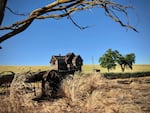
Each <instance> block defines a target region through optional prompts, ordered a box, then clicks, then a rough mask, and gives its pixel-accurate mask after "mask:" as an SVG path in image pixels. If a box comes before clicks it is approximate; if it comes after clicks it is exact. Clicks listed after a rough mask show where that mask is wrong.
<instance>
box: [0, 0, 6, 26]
mask: <svg viewBox="0 0 150 113" xmlns="http://www.w3.org/2000/svg"><path fill="white" fill-rule="evenodd" d="M6 3H7V0H0V26H1V24H2V21H3V18H4V12H5V7H6Z"/></svg>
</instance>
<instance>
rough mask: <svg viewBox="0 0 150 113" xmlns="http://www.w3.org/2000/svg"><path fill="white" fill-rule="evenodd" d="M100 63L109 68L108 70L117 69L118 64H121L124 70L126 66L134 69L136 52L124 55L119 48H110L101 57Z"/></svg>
mask: <svg viewBox="0 0 150 113" xmlns="http://www.w3.org/2000/svg"><path fill="white" fill-rule="evenodd" d="M99 63H100V65H101V66H102V67H103V68H107V70H108V72H109V71H110V70H111V69H115V68H116V65H117V64H118V65H120V67H121V70H122V72H124V71H125V69H126V68H130V69H131V70H132V69H133V67H132V66H133V64H134V63H135V54H134V53H129V54H126V55H124V56H123V55H122V54H120V53H119V51H117V50H114V51H113V50H111V49H108V50H107V51H106V53H105V54H103V56H102V57H100V58H99Z"/></svg>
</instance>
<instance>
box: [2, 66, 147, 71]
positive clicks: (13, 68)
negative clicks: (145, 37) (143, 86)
mask: <svg viewBox="0 0 150 113" xmlns="http://www.w3.org/2000/svg"><path fill="white" fill-rule="evenodd" d="M49 69H50V66H0V72H3V71H13V72H15V73H20V72H26V71H29V70H31V71H38V70H49ZM93 69H100V70H101V73H105V72H107V69H105V68H102V67H101V66H99V65H83V67H82V71H83V73H91V72H93ZM147 71H150V65H133V70H130V69H126V70H125V72H147ZM110 72H115V73H119V72H121V69H120V66H117V67H116V69H114V70H110Z"/></svg>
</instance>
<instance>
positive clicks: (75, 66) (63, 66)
mask: <svg viewBox="0 0 150 113" xmlns="http://www.w3.org/2000/svg"><path fill="white" fill-rule="evenodd" d="M50 64H51V68H52V69H53V70H57V71H58V72H66V71H71V72H75V71H81V67H82V65H83V59H82V58H81V56H80V55H75V54H74V53H68V54H66V55H65V56H61V55H58V56H52V58H51V60H50Z"/></svg>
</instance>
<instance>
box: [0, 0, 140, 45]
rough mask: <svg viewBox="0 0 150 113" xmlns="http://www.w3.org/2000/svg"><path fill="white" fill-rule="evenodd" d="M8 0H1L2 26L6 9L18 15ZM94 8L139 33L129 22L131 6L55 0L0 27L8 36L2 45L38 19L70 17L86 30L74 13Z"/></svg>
mask: <svg viewBox="0 0 150 113" xmlns="http://www.w3.org/2000/svg"><path fill="white" fill-rule="evenodd" d="M6 2H7V0H0V4H1V5H0V17H1V20H0V24H1V23H2V20H3V16H4V11H5V9H7V10H9V11H10V12H12V13H13V14H15V15H17V13H15V12H14V11H13V9H10V8H9V6H7V5H6ZM92 8H101V9H103V10H104V11H105V13H106V15H107V16H108V17H110V18H111V19H112V20H113V21H115V22H117V23H119V24H120V25H121V26H122V27H125V28H127V29H132V30H134V31H136V32H137V30H136V29H135V28H134V27H133V26H131V25H130V24H129V21H128V11H127V10H128V9H129V8H132V7H131V5H125V4H120V3H119V2H118V1H117V0H55V1H54V2H50V3H49V4H47V5H45V6H43V7H40V8H37V9H35V10H32V11H31V12H30V14H29V15H28V17H26V18H25V19H24V20H18V21H17V22H15V23H12V24H11V25H8V26H0V30H6V31H8V32H6V34H4V35H2V36H0V43H2V42H4V41H5V40H7V39H9V38H11V37H13V36H14V35H16V34H18V33H21V32H23V31H24V30H25V29H27V28H28V27H29V26H30V25H31V24H32V22H33V21H34V20H37V19H47V18H55V19H61V18H63V17H68V18H69V19H70V20H71V21H72V22H73V24H74V25H75V26H76V27H78V28H79V29H85V28H87V27H82V26H80V25H78V24H77V23H76V22H75V21H74V20H73V18H72V15H71V14H72V13H73V12H77V11H83V10H87V9H92ZM120 14H122V15H124V18H123V19H125V20H126V21H123V20H122V19H121V18H120Z"/></svg>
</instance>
